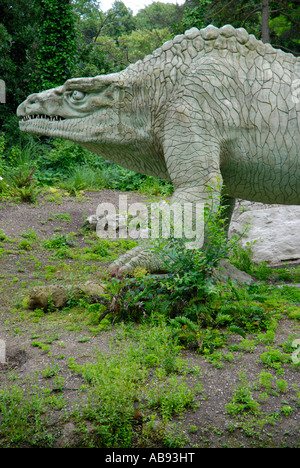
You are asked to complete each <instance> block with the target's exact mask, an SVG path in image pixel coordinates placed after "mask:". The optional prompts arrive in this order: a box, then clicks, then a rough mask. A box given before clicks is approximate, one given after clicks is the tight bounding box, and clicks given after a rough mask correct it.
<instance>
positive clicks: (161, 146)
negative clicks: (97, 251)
mask: <svg viewBox="0 0 300 468" xmlns="http://www.w3.org/2000/svg"><path fill="white" fill-rule="evenodd" d="M299 85H300V58H296V57H294V56H293V55H292V54H287V53H284V52H283V51H281V50H278V49H277V50H276V49H274V48H273V47H272V46H271V45H270V44H263V43H262V42H261V41H259V40H257V39H256V38H255V37H254V36H253V35H249V34H248V33H247V31H246V30H245V29H243V28H240V29H235V28H233V27H232V26H230V25H226V26H223V27H222V28H220V29H218V28H215V27H214V26H212V25H210V26H208V27H206V28H205V29H202V30H198V29H196V28H192V29H191V30H189V31H186V33H185V34H183V35H179V36H176V37H175V38H174V39H173V40H171V41H169V42H166V43H165V44H164V45H163V46H162V47H161V48H159V49H157V50H156V51H154V52H153V54H152V55H149V56H147V57H145V58H144V59H143V60H141V61H138V62H137V63H135V64H133V65H130V66H129V67H128V68H126V69H125V70H123V71H121V72H119V73H113V74H110V75H101V76H96V77H91V78H74V79H70V80H68V81H66V82H65V84H64V85H62V86H59V87H57V88H53V89H50V90H47V91H43V92H41V93H38V94H33V95H30V96H29V97H28V98H27V99H26V100H25V101H24V102H23V103H22V104H21V105H20V106H19V108H18V110H17V114H18V116H19V117H20V118H21V119H20V129H21V130H22V131H24V132H27V133H32V134H37V135H46V136H51V137H57V138H63V139H69V140H72V141H74V142H76V143H78V144H79V145H81V146H83V147H84V148H87V149H88V150H90V151H92V152H94V153H97V154H99V155H101V156H105V158H107V159H109V160H110V161H112V162H115V163H117V164H119V165H120V166H123V167H125V168H128V169H131V170H133V171H137V172H141V173H144V174H150V175H154V176H157V177H160V178H163V179H167V180H170V181H171V182H172V183H173V185H174V188H175V191H174V194H173V196H172V199H171V202H177V203H184V202H193V203H197V202H199V203H203V202H205V201H206V200H207V186H208V185H210V186H211V187H214V188H215V190H216V192H217V193H218V194H219V195H221V189H220V182H221V184H223V186H224V187H225V190H226V194H227V195H228V197H227V202H228V203H229V204H231V205H233V203H234V199H235V198H241V199H244V200H250V201H259V202H262V203H276V204H289V205H297V204H300V157H299V143H300V138H299V129H300V91H299V89H298V88H297V86H299ZM228 211H229V212H230V210H228ZM121 265H122V266H123V270H126V269H130V268H133V267H134V266H136V265H143V266H147V267H148V268H149V269H151V270H152V271H153V270H155V268H156V266H157V265H155V262H154V263H153V264H151V262H150V260H149V257H148V256H147V255H146V254H145V253H144V252H143V251H142V250H141V249H139V248H138V249H136V250H135V251H133V252H129V253H128V254H126V256H125V257H124V258H123V259H122V258H121V259H120V260H119V262H116V263H115V266H121Z"/></svg>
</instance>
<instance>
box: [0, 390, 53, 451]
mask: <svg viewBox="0 0 300 468" xmlns="http://www.w3.org/2000/svg"><path fill="white" fill-rule="evenodd" d="M34 390H35V391H34V393H33V394H30V390H26V389H21V388H19V387H18V386H17V385H12V386H10V387H9V388H7V389H6V388H3V389H1V390H0V414H1V419H0V429H1V441H0V446H2V440H4V441H6V443H8V444H9V446H10V447H15V446H16V447H18V446H23V447H24V446H28V447H47V446H48V447H51V446H52V444H53V440H54V437H53V435H52V434H51V433H50V432H48V429H47V426H46V421H47V418H46V416H45V413H46V410H47V404H46V401H45V398H44V396H43V394H42V392H41V391H40V390H39V388H38V387H36V388H35V389H34ZM6 447H7V445H6Z"/></svg>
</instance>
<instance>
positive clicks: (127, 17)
mask: <svg viewBox="0 0 300 468" xmlns="http://www.w3.org/2000/svg"><path fill="white" fill-rule="evenodd" d="M106 18H107V21H106V24H105V28H103V33H104V34H106V35H108V36H111V37H113V38H115V39H118V37H120V36H121V35H122V34H128V33H130V32H131V31H133V30H134V29H135V23H134V19H133V12H132V10H130V8H127V7H126V6H125V4H124V3H123V2H121V1H119V0H115V2H114V3H113V5H112V8H111V9H110V10H108V11H107V13H106Z"/></svg>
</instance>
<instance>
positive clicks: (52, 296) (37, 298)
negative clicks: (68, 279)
mask: <svg viewBox="0 0 300 468" xmlns="http://www.w3.org/2000/svg"><path fill="white" fill-rule="evenodd" d="M103 294H107V292H106V291H105V289H104V287H103V286H101V285H100V284H98V283H92V282H90V281H87V282H86V283H85V284H77V285H71V286H62V285H56V284H54V285H50V286H36V287H35V288H33V289H32V291H31V292H30V295H29V298H28V302H27V304H28V307H29V308H30V309H44V310H48V309H51V308H53V309H60V308H61V307H64V306H65V305H67V303H68V301H69V300H70V299H71V298H75V299H80V298H83V297H85V296H101V295H103Z"/></svg>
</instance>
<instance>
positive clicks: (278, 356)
mask: <svg viewBox="0 0 300 468" xmlns="http://www.w3.org/2000/svg"><path fill="white" fill-rule="evenodd" d="M260 359H261V361H262V362H263V364H264V365H265V366H266V367H270V368H272V369H276V371H277V373H281V364H283V363H287V362H291V356H290V355H288V354H285V353H282V352H281V351H280V350H278V349H275V348H271V347H268V351H266V352H264V353H262V354H261V355H260Z"/></svg>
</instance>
